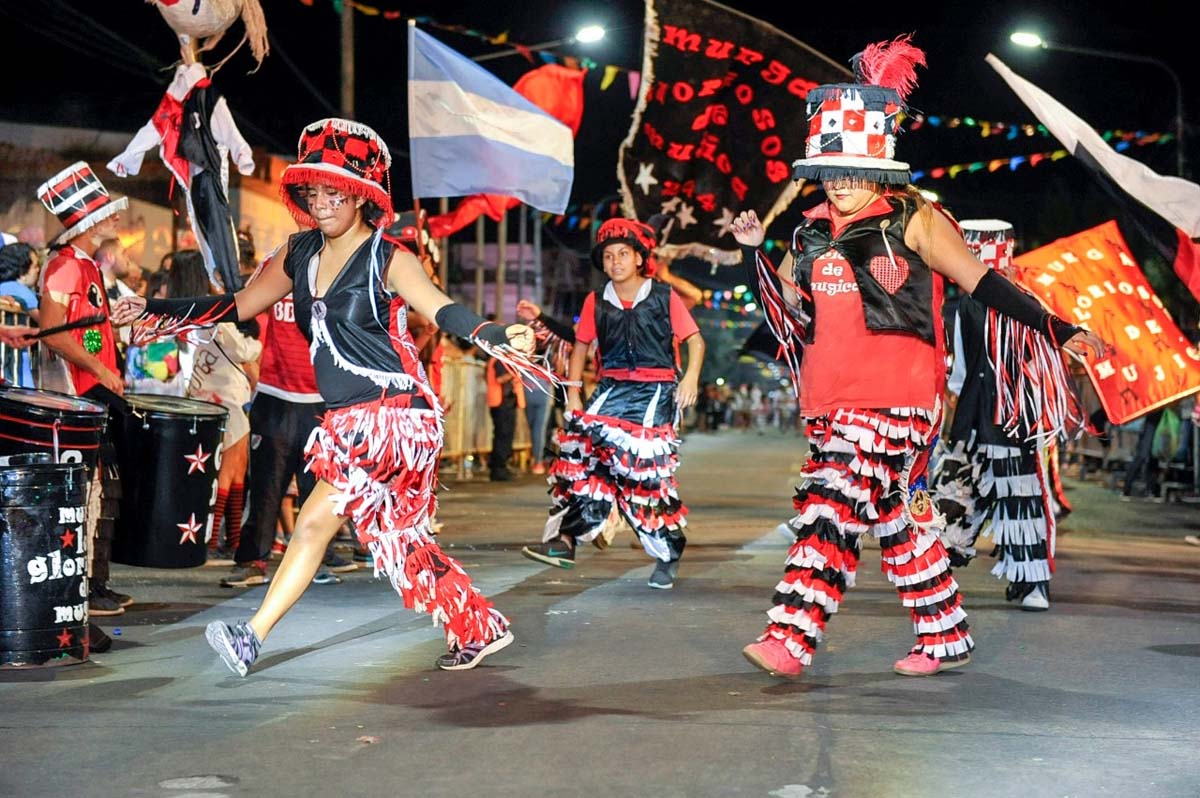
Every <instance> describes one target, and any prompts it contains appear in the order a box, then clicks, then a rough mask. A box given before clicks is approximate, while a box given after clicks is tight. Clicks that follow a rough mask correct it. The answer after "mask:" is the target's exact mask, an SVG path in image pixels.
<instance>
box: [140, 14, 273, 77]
mask: <svg viewBox="0 0 1200 798" xmlns="http://www.w3.org/2000/svg"><path fill="white" fill-rule="evenodd" d="M146 1H147V2H149V3H152V4H153V5H154V7H155V8H157V9H158V12H159V13H160V14H162V16H163V19H165V20H166V21H167V25H169V26H170V27H171V30H173V31H175V35H177V36H179V37H180V40H181V42H182V40H183V37H184V36H186V37H188V43H189V44H190V43H191V42H194V43H195V44H196V45H197V46H198V48H199V52H201V53H205V52H208V51H209V50H211V49H213V48H214V47H216V45H217V42H219V41H220V40H221V36H222V35H223V34H224V33H225V31H227V30H229V28H230V27H231V26H232V25H233V23H234V22H235V21H236V20H237V18H238V17H241V18H242V24H243V26H244V27H245V28H246V31H245V33H244V34H243V35H242V41H243V42H248V43H249V44H250V52H251V53H253V54H254V60H255V61H257V62H258V64H259V66H261V65H262V60H263V58H264V57H265V56H266V54H267V52H268V50H269V47H268V45H267V21H266V18H265V17H264V16H263V10H262V6H261V5H259V0H146ZM185 46H187V44H185ZM238 47H241V43H239V44H238ZM185 60H186V58H185Z"/></svg>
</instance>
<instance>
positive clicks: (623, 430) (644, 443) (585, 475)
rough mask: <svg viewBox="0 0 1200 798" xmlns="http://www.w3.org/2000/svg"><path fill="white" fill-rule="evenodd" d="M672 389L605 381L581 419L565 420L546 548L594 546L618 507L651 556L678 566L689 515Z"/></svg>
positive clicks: (573, 416) (669, 385)
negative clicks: (556, 541)
mask: <svg viewBox="0 0 1200 798" xmlns="http://www.w3.org/2000/svg"><path fill="white" fill-rule="evenodd" d="M675 414H676V408H675V383H673V382H633V381H628V380H612V379H605V380H601V382H600V384H599V385H597V386H596V390H595V392H594V393H593V394H592V397H591V400H590V402H589V404H588V406H587V408H586V409H585V410H584V412H582V413H568V414H567V417H566V420H565V423H564V426H563V429H562V430H560V431H559V433H558V458H557V459H556V460H555V462H554V464H553V465H552V466H551V468H550V474H549V478H548V482H549V483H550V496H551V507H550V517H549V519H548V520H547V522H546V529H545V532H544V534H543V539H544V540H551V539H553V538H555V537H557V536H559V535H565V536H570V537H573V538H575V540H576V542H580V541H582V542H590V541H594V540H595V539H596V538H597V537H598V536H599V535H600V534H601V532H602V531H603V530H604V524H605V521H606V520H607V519H608V514H609V511H610V510H611V509H612V507H613V504H614V503H615V504H616V506H617V510H618V511H619V512H620V513H621V515H622V516H624V517H625V519H626V520H627V521H628V522H629V525H630V526H631V527H632V528H633V530H634V531H635V532H636V533H637V535H638V539H639V540H640V541H641V543H642V546H643V547H644V548H645V549H646V552H647V553H648V554H650V556H652V557H655V558H657V559H659V560H663V561H664V562H670V561H672V560H677V559H679V556H680V554H681V553H682V552H683V547H684V545H685V544H686V539H685V537H684V534H683V529H684V527H686V526H687V520H686V515H687V508H686V507H684V506H683V502H682V501H680V499H679V483H678V482H676V481H675V469H676V468H678V467H679V437H678V435H676V433H675Z"/></svg>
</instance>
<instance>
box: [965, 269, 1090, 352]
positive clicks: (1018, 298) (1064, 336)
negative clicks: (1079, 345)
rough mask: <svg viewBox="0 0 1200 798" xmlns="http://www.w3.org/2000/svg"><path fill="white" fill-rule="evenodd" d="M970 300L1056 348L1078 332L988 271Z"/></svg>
mask: <svg viewBox="0 0 1200 798" xmlns="http://www.w3.org/2000/svg"><path fill="white" fill-rule="evenodd" d="M971 298H972V299H975V300H977V301H978V302H979V303H980V304H982V305H986V306H987V307H989V308H991V309H992V310H995V311H996V312H997V313H1001V314H1003V315H1005V316H1008V317H1009V318H1010V319H1013V320H1014V321H1019V322H1020V323H1021V324H1024V325H1025V326H1026V327H1031V328H1033V329H1035V330H1037V331H1038V332H1040V333H1041V334H1042V335H1044V336H1046V337H1047V338H1049V339H1050V340H1051V341H1053V342H1054V344H1055V345H1056V346H1062V345H1063V344H1065V343H1066V342H1067V341H1068V340H1070V339H1071V337H1072V336H1074V335H1075V334H1076V333H1078V332H1080V331H1081V330H1080V328H1079V327H1076V326H1075V325H1073V324H1068V323H1067V322H1065V321H1063V320H1062V319H1060V318H1059V317H1058V316H1055V315H1054V314H1053V313H1050V312H1048V311H1047V310H1046V309H1045V308H1043V307H1042V306H1041V305H1039V304H1038V303H1037V300H1035V299H1033V298H1032V297H1030V296H1029V295H1028V294H1025V293H1024V292H1022V291H1021V290H1020V289H1019V288H1017V287H1016V286H1015V285H1013V284H1012V283H1011V282H1009V281H1008V280H1006V279H1004V277H1003V276H1001V275H1000V274H999V273H997V272H994V271H990V270H989V271H988V273H987V274H985V275H983V277H982V278H981V279H980V280H979V283H978V284H977V285H976V286H975V290H974V291H972V292H971Z"/></svg>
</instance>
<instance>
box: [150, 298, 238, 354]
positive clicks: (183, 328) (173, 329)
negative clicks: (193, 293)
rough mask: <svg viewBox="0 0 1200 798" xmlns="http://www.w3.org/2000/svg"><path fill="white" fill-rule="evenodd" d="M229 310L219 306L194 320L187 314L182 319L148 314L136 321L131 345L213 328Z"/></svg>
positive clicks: (226, 307)
mask: <svg viewBox="0 0 1200 798" xmlns="http://www.w3.org/2000/svg"><path fill="white" fill-rule="evenodd" d="M228 310H229V308H228V306H226V305H223V304H218V305H216V306H214V307H213V308H212V309H211V310H209V311H208V312H207V313H204V314H202V315H200V316H196V317H194V318H192V317H190V316H188V315H186V314H185V315H184V316H182V317H180V316H159V315H156V314H154V313H147V314H145V315H143V316H141V317H140V318H138V319H137V320H136V321H134V323H133V325H132V328H131V330H130V333H129V343H130V344H131V345H133V346H146V345H147V344H150V343H153V342H154V341H159V340H163V339H166V338H174V337H175V336H177V335H183V334H184V333H188V332H191V331H192V330H200V329H203V328H205V327H212V326H213V325H214V324H216V323H217V319H219V318H220V317H221V316H223V315H224V314H225V313H226V312H227V311H228Z"/></svg>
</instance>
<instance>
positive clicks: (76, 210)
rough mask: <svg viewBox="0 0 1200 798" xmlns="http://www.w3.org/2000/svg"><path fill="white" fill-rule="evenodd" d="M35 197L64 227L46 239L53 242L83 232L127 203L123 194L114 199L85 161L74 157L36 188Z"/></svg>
mask: <svg viewBox="0 0 1200 798" xmlns="http://www.w3.org/2000/svg"><path fill="white" fill-rule="evenodd" d="M37 197H38V199H39V200H41V201H42V205H45V206H46V210H48V211H50V212H51V213H53V214H54V215H55V216H57V217H58V220H59V221H60V222H62V225H63V227H64V228H66V229H65V230H63V231H62V232H61V233H59V234H58V235H57V236H55V237H54V240H53V241H51V242H50V245H51V246H55V245H57V244H60V243H62V242H64V241H70V240H71V239H72V238H74V237H75V236H77V235H79V234H80V233H85V232H87V231H88V230H90V229H92V228H93V227H95V226H96V225H97V224H99V223H100V222H102V221H104V220H105V219H107V218H108V217H110V216H112V215H113V214H115V213H120V212H121V211H123V210H125V208H126V207H128V205H129V200H128V199H127V198H126V197H121V198H120V199H118V200H114V199H113V198H112V197H110V196H109V195H108V189H106V188H105V187H104V184H103V183H101V182H100V178H99V177H97V176H96V174H95V172H93V171H92V167H90V166H88V165H87V162H86V161H78V162H76V163H73V164H71V165H70V166H68V167H67V168H66V169H64V170H62V171H61V172H59V173H58V174H56V175H55V176H54V177H52V178H50V179H49V180H47V181H46V182H45V183H42V184H41V185H40V186H38V188H37Z"/></svg>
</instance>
